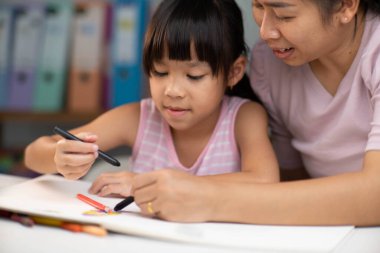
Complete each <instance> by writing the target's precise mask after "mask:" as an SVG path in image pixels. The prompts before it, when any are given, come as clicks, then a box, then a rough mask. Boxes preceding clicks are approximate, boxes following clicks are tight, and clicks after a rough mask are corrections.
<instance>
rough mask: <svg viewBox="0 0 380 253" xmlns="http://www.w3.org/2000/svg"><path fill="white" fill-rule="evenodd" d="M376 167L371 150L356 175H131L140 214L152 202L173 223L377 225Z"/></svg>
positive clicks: (378, 157) (379, 173)
mask: <svg viewBox="0 0 380 253" xmlns="http://www.w3.org/2000/svg"><path fill="white" fill-rule="evenodd" d="M379 164H380V151H376V152H375V151H372V152H368V153H367V154H366V156H365V160H364V168H363V170H362V171H359V172H351V173H346V174H341V175H337V176H331V177H325V178H320V179H310V180H301V181H293V182H284V183H269V184H253V183H247V184H246V183H233V182H225V181H221V180H219V181H218V180H210V179H209V178H206V177H195V176H190V175H186V174H185V173H180V172H178V171H171V170H162V171H155V172H152V173H146V174H141V175H137V176H135V177H134V179H133V190H132V193H133V194H134V196H135V201H136V203H138V204H139V205H140V207H141V208H142V211H143V212H144V213H147V210H146V205H147V203H148V202H152V207H153V209H154V211H155V212H156V215H157V216H158V217H160V218H162V219H166V220H173V221H186V222H198V221H227V222H241V223H252V224H274V225H355V226H376V225H377V226H378V225H380V212H379V210H380V198H379V196H380V169H379V167H380V166H379ZM194 210H197V211H196V212H194Z"/></svg>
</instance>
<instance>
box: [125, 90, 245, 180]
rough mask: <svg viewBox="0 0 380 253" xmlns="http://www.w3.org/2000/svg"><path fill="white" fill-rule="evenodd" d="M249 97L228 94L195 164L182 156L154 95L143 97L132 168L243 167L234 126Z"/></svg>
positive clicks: (198, 171) (194, 170)
mask: <svg viewBox="0 0 380 253" xmlns="http://www.w3.org/2000/svg"><path fill="white" fill-rule="evenodd" d="M247 101H248V100H246V99H242V98H238V97H227V96H225V97H224V99H223V102H222V110H221V114H220V117H219V120H218V122H217V124H216V127H215V129H214V132H213V134H212V136H211V138H210V140H209V142H208V144H207V145H206V147H205V148H204V150H203V151H202V152H201V155H200V156H199V157H198V159H197V160H196V162H195V163H194V164H193V165H192V166H191V167H185V166H183V165H182V164H181V162H180V161H179V159H178V156H177V153H176V150H175V147H174V143H173V140H172V136H171V133H170V129H169V125H168V124H167V122H166V121H165V119H164V118H162V117H161V114H160V112H159V111H158V110H157V109H156V107H155V105H154V103H153V101H152V99H144V100H142V101H141V114H140V124H139V129H138V132H137V137H136V141H135V144H134V146H133V150H132V157H131V158H132V159H131V161H130V162H131V166H132V167H131V168H132V171H134V172H136V173H143V172H149V171H153V170H158V169H161V168H176V169H179V170H182V171H185V172H187V173H191V174H194V175H213V174H222V173H230V172H237V171H240V165H241V164H240V154H239V151H238V148H237V145H236V140H235V134H234V127H235V118H236V114H237V112H238V110H239V108H240V106H241V105H242V104H243V103H245V102H247Z"/></svg>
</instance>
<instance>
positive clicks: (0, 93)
mask: <svg viewBox="0 0 380 253" xmlns="http://www.w3.org/2000/svg"><path fill="white" fill-rule="evenodd" d="M10 52H12V7H11V6H6V5H0V111H1V110H5V109H6V107H7V104H8V100H7V98H8V96H9V71H10V57H11V55H10Z"/></svg>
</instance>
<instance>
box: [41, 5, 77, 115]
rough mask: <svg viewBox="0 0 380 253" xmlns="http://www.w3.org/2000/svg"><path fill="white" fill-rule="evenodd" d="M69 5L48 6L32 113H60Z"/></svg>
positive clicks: (67, 40) (69, 14) (63, 90)
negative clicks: (33, 111)
mask: <svg viewBox="0 0 380 253" xmlns="http://www.w3.org/2000/svg"><path fill="white" fill-rule="evenodd" d="M71 14H72V5H71V4H70V3H68V2H66V1H62V2H47V4H46V6H45V26H44V33H43V37H42V45H43V48H42V51H41V57H40V61H39V65H38V69H37V76H36V85H35V89H34V94H33V110H35V111H60V110H62V109H63V104H64V98H65V97H66V96H65V90H66V89H65V86H66V74H67V73H66V70H67V54H68V45H69V38H70V28H71V27H70V24H71V16H72V15H71Z"/></svg>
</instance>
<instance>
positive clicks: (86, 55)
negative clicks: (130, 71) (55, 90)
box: [67, 1, 106, 113]
mask: <svg viewBox="0 0 380 253" xmlns="http://www.w3.org/2000/svg"><path fill="white" fill-rule="evenodd" d="M105 14H106V3H103V2H94V1H91V2H89V1H87V2H81V3H77V4H76V6H75V14H74V34H73V42H72V51H71V66H70V79H69V87H68V96H67V97H68V101H67V106H68V110H69V111H74V112H80V113H87V112H90V113H91V112H96V111H100V110H101V109H102V103H101V92H102V78H103V71H102V69H104V67H103V62H104V59H103V56H104V48H105V45H104V40H105V35H104V25H105Z"/></svg>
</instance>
